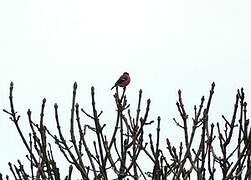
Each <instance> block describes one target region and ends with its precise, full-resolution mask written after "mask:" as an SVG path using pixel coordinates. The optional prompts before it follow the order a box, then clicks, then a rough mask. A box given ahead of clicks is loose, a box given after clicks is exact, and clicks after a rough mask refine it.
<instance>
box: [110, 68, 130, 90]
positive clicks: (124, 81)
mask: <svg viewBox="0 0 251 180" xmlns="http://www.w3.org/2000/svg"><path fill="white" fill-rule="evenodd" d="M130 81H131V78H130V76H129V73H128V72H124V73H123V74H122V75H121V76H120V77H119V79H118V80H117V81H116V83H115V84H114V86H113V87H112V88H111V90H112V89H113V88H115V87H116V86H119V87H126V86H127V85H128V84H129V83H130Z"/></svg>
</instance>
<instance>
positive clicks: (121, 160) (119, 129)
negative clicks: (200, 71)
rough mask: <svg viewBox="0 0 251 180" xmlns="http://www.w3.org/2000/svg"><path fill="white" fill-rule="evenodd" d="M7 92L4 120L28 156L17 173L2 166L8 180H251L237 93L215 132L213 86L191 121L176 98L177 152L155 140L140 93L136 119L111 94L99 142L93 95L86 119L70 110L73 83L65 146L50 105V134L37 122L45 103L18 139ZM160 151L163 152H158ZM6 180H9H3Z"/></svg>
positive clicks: (242, 105)
mask: <svg viewBox="0 0 251 180" xmlns="http://www.w3.org/2000/svg"><path fill="white" fill-rule="evenodd" d="M13 86H14V84H13V83H12V82H11V84H10V92H9V101H10V109H9V110H6V109H4V110H3V111H4V112H5V113H7V114H8V115H9V116H10V120H11V121H12V122H13V124H14V126H15V128H16V129H17V131H18V133H19V136H20V137H21V140H22V142H23V144H24V146H25V148H26V150H27V155H26V157H27V161H28V162H29V164H30V166H29V167H24V163H22V162H21V161H20V160H17V164H13V163H10V162H9V167H10V171H11V173H12V176H13V177H14V179H15V180H28V179H34V180H35V179H36V180H39V179H48V180H49V179H50V180H58V179H65V180H70V179H72V171H73V169H74V170H76V171H77V172H78V173H79V176H80V178H81V179H84V180H85V179H96V180H99V179H100V180H101V179H104V180H109V179H111V176H112V174H113V175H114V174H115V175H116V179H118V180H122V179H154V180H164V179H173V180H179V179H184V180H188V179H198V180H204V179H211V180H213V179H217V176H216V174H217V173H218V174H220V176H221V177H222V179H224V180H227V179H236V180H240V179H251V170H250V166H251V163H250V161H251V160H250V139H251V131H250V127H251V126H250V125H249V119H248V118H247V103H246V101H245V94H244V90H243V89H240V90H238V91H237V95H236V101H235V104H234V111H233V115H232V117H231V118H227V117H225V116H224V115H222V119H223V120H224V124H222V123H219V122H217V123H216V127H215V123H210V122H209V114H210V107H211V101H212V97H213V94H214V88H215V84H214V83H212V85H211V89H210V91H209V96H208V98H207V100H206V99H205V98H204V96H203V97H202V98H201V101H200V104H199V105H198V106H194V112H193V116H191V117H192V118H189V117H190V116H188V114H187V111H186V108H185V106H184V103H183V99H182V92H181V90H179V91H178V101H177V103H176V106H177V109H178V112H179V115H180V117H179V118H178V119H175V118H174V119H173V121H174V123H175V124H176V125H177V129H178V128H180V129H181V130H182V132H183V138H184V139H182V140H181V142H180V145H179V146H177V147H176V146H173V145H172V143H171V141H172V140H171V139H170V138H166V140H165V141H163V140H162V139H160V133H161V117H158V118H157V120H156V122H155V123H154V121H149V120H148V113H149V110H150V104H151V101H150V99H148V100H147V102H146V108H145V109H144V110H143V112H142V90H140V91H139V95H138V102H137V109H136V115H135V117H133V116H132V114H131V110H130V104H128V102H127V98H126V88H124V89H123V92H122V93H121V94H120V93H119V91H118V88H117V89H116V92H115V94H114V100H115V104H116V108H117V109H116V121H115V123H114V127H113V132H109V133H110V134H105V131H104V129H105V128H106V124H104V123H102V122H103V121H102V112H103V111H101V110H98V109H97V107H96V102H95V101H96V99H95V89H94V87H92V88H91V106H92V112H87V111H86V110H84V109H83V108H80V105H79V103H77V102H76V93H77V83H76V82H75V83H74V85H73V94H72V105H71V110H70V112H71V116H70V131H69V132H70V134H69V137H70V138H67V136H65V134H66V131H65V129H61V125H60V123H61V121H60V117H59V114H58V108H59V107H58V105H57V104H55V105H54V112H55V122H56V126H57V132H54V131H52V130H50V129H49V128H47V127H46V125H45V123H44V120H43V119H44V109H45V104H46V99H43V100H42V106H41V113H40V120H39V122H35V121H33V118H32V112H31V110H30V109H28V111H27V117H28V123H29V127H30V132H29V136H28V137H25V134H24V130H22V129H21V128H20V126H19V120H20V118H21V117H20V115H18V113H17V111H16V109H15V105H14V100H13ZM134 103H135V102H134ZM82 116H85V117H88V118H90V119H91V120H92V123H90V124H87V123H85V122H84V121H83V120H82V119H83V117H82ZM147 126H156V132H155V136H153V135H152V134H151V133H150V134H146V130H145V129H146V127H147ZM222 126H223V127H222ZM215 128H216V130H215ZM90 133H92V134H93V135H95V137H96V138H95V140H93V141H92V142H89V141H88V140H87V137H88V135H89V134H90ZM234 134H236V136H234ZM147 136H148V138H146V137H147ZM197 136H199V137H200V138H199V141H198V138H195V137H197ZM108 137H110V138H108ZM154 137H155V138H154ZM235 137H237V139H236V138H235ZM145 139H148V140H145ZM163 144H166V145H165V147H164V146H163ZM52 145H53V146H55V147H58V149H59V150H60V152H61V153H62V155H63V156H64V157H65V160H66V163H68V165H69V170H68V173H67V175H66V176H65V177H62V176H61V174H65V172H63V173H62V171H60V169H59V167H58V164H59V160H57V159H56V158H54V152H53V150H52V148H51V146H52ZM140 156H142V157H144V159H145V160H144V162H142V160H140V158H139V157H140ZM146 161H148V163H149V164H152V166H150V167H148V169H147V170H144V169H142V164H144V163H145V162H146ZM2 179H4V178H3V175H2V174H0V180H2ZM5 179H9V176H6V177H5Z"/></svg>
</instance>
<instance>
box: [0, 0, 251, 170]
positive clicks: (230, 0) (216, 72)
mask: <svg viewBox="0 0 251 180" xmlns="http://www.w3.org/2000/svg"><path fill="white" fill-rule="evenodd" d="M250 58H251V1H250V0H240V1H234V0H191V1H186V0H165V1H146V0H144V1H143V0H142V1H135V0H133V1H132V0H129V1H115V0H114V1H110V0H109V1H84V0H72V1H69V0H68V1H66V0H22V1H18V0H8V1H4V0H2V1H0V75H1V77H2V78H1V81H0V87H1V88H0V107H1V108H0V109H3V108H9V102H8V88H9V83H10V81H14V83H15V89H14V96H15V103H16V110H17V111H18V112H19V113H20V114H21V116H22V119H21V120H22V121H24V124H25V123H27V117H26V111H27V109H28V108H31V110H32V112H33V113H34V117H35V118H37V119H38V118H39V113H40V105H41V101H42V99H43V98H44V97H46V98H47V100H48V102H47V107H46V108H47V109H46V110H47V111H46V113H47V118H48V121H47V122H48V124H50V123H51V121H53V120H54V119H53V104H54V103H55V102H57V103H58V104H59V108H60V109H61V111H62V112H61V113H62V117H63V116H65V117H64V118H62V122H63V123H64V122H65V124H67V123H68V120H69V115H70V103H69V102H70V101H71V95H72V84H73V82H74V81H77V82H78V85H79V89H78V102H79V103H80V107H83V108H86V109H87V110H88V109H89V108H90V87H91V86H92V85H93V86H95V88H96V92H97V100H96V101H97V104H98V107H99V108H100V110H103V111H104V119H107V118H110V119H113V120H114V121H115V118H111V117H113V116H114V115H113V114H114V110H115V105H114V100H113V96H112V95H113V92H111V91H110V88H111V86H112V85H113V83H114V82H115V81H116V80H117V78H118V77H119V76H120V75H121V73H123V72H124V71H127V72H129V73H130V74H131V78H132V82H131V84H130V85H129V87H128V90H127V96H128V100H129V101H130V102H129V103H130V104H131V106H132V108H134V107H136V99H137V95H138V94H137V93H138V90H139V89H140V88H142V89H143V97H144V98H143V100H144V101H146V99H147V98H151V100H152V108H151V113H150V119H156V118H157V116H158V115H160V116H161V117H162V119H163V121H162V123H163V128H166V130H165V131H163V134H162V136H163V137H171V136H172V133H173V132H175V131H177V129H176V130H175V128H176V127H175V124H174V123H173V121H172V118H173V117H176V118H177V117H178V113H177V110H176V106H175V103H176V100H177V90H178V89H182V90H183V95H184V102H185V104H186V105H187V107H188V112H190V114H193V109H192V107H193V105H194V104H198V103H199V102H200V97H201V96H202V95H205V96H206V97H207V96H208V91H209V89H210V84H211V83H212V82H213V81H215V83H216V88H215V96H214V99H213V104H212V109H211V110H212V115H213V117H214V119H211V122H216V121H218V120H221V117H220V116H221V114H225V115H226V116H231V114H232V108H233V104H234V98H235V93H236V90H237V88H240V87H244V89H245V90H246V93H247V100H250V95H249V93H248V92H249V91H250V90H251V84H250V66H251V62H250ZM248 104H249V101H248ZM144 105H145V104H144ZM108 107H113V108H108ZM133 110H135V109H132V111H133ZM82 117H84V115H82ZM170 125H171V126H172V127H174V128H168V127H170ZM24 128H26V126H25V125H24ZM154 130H155V127H154V129H153V130H152V131H154ZM68 132H69V130H68V129H67V130H66V133H68ZM180 140H181V139H177V141H176V142H175V138H174V139H173V141H174V142H175V143H178V142H179V141H180ZM0 142H1V143H2V147H1V153H0V159H1V162H0V171H1V172H3V173H7V172H8V173H9V174H10V172H9V170H8V166H7V163H8V161H11V162H14V161H16V159H18V158H20V159H25V158H24V146H23V145H22V144H21V141H20V138H19V136H18V135H17V133H16V130H15V129H14V125H13V124H12V123H11V122H10V121H9V120H8V116H7V115H6V114H4V113H3V112H0ZM164 142H165V141H164V138H163V143H164ZM3 145H4V146H3ZM10 153H13V154H12V155H11V156H8V154H9V155H10Z"/></svg>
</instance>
